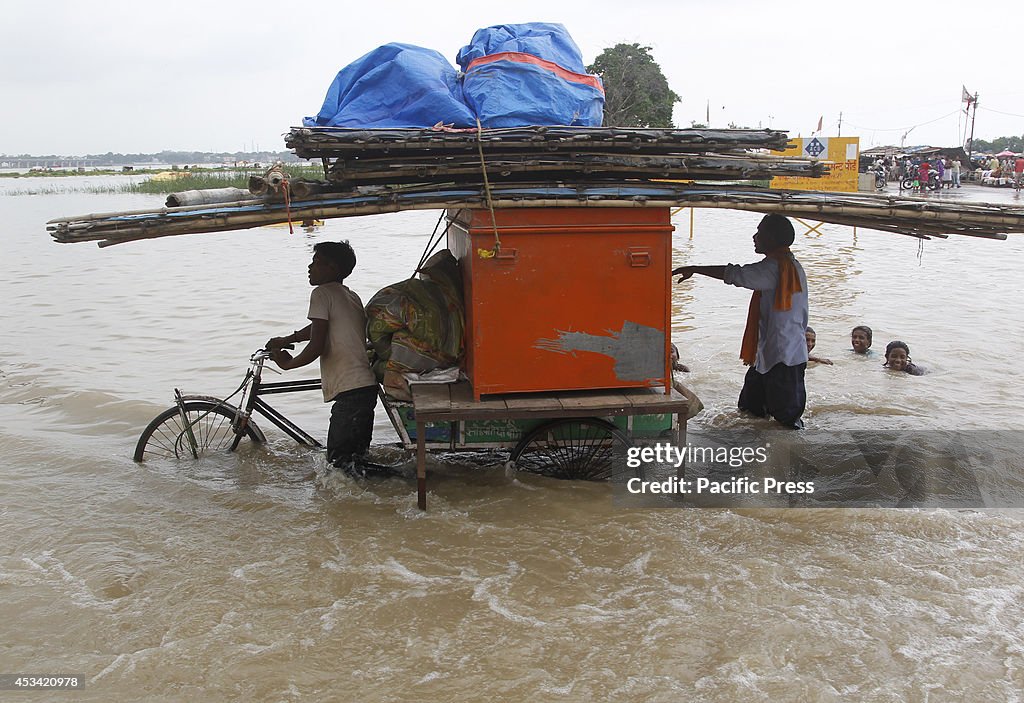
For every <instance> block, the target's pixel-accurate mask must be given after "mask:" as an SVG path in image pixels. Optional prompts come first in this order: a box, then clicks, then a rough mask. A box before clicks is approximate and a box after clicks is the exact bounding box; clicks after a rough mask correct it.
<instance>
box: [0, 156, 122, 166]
mask: <svg viewBox="0 0 1024 703" xmlns="http://www.w3.org/2000/svg"><path fill="white" fill-rule="evenodd" d="M102 163H103V162H102V161H100V160H99V159H86V158H82V157H79V156H0V168H17V169H29V168H53V169H67V168H93V167H96V166H99V165H100V164H102Z"/></svg>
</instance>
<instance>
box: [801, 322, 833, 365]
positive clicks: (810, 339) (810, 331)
mask: <svg viewBox="0 0 1024 703" xmlns="http://www.w3.org/2000/svg"><path fill="white" fill-rule="evenodd" d="M804 340H805V341H806V342H807V362H808V363H812V362H813V363H816V364H828V365H829V366H832V361H831V359H826V358H825V357H823V356H811V350H812V349H814V345H815V344H816V343H817V340H818V335H817V334H816V333H815V331H814V328H813V327H808V328H807V329H806V330H805V331H804Z"/></svg>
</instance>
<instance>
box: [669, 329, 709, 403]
mask: <svg viewBox="0 0 1024 703" xmlns="http://www.w3.org/2000/svg"><path fill="white" fill-rule="evenodd" d="M676 371H681V372H683V373H689V371H690V369H689V368H688V367H687V366H685V365H684V364H681V363H679V347H677V346H676V345H675V344H674V343H673V344H672V387H673V388H674V389H675V390H676V391H677V392H678V393H680V394H681V395H682V396H683V397H684V398H686V400H687V401H689V403H690V407H689V408H688V409H687V412H686V419H687V420H689V419H690V418H691V417H693V416H694V415H696V414H697V413H699V412H700V411H701V410H703V409H704V403H702V402H701V400H700V398H698V397H697V394H696V393H694V392H693V391H691V390H690V389H689V388H687V387H686V386H684V385H683V384H682V382H681V381H679V380H677V379H676V373H675V372H676Z"/></svg>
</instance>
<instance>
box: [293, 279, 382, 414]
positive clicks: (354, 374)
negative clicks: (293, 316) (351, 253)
mask: <svg viewBox="0 0 1024 703" xmlns="http://www.w3.org/2000/svg"><path fill="white" fill-rule="evenodd" d="M307 317H308V318H309V319H310V320H327V339H326V340H325V341H324V350H323V352H322V353H321V354H320V378H321V383H322V384H323V391H324V402H325V403H329V402H331V401H332V400H334V396H336V395H338V394H339V393H343V392H345V391H350V390H353V389H355V388H363V387H365V386H374V385H376V384H377V378H376V376H374V375H373V371H371V370H370V360H369V358H368V357H367V356H366V312H365V311H364V310H363V303H362V301H361V300H360V299H359V296H358V295H356V294H355V293H353V292H352V291H351V290H349V289H348V288H347V287H346V286H345V285H343V284H341V283H338V282H337V281H332V282H331V283H324V284H323V285H319V286H317V287H316V288H314V289H313V292H312V293H311V294H310V296H309V314H308V315H307Z"/></svg>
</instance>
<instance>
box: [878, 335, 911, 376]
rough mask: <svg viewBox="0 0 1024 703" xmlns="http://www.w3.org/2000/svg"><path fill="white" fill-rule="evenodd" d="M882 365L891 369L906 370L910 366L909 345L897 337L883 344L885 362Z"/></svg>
mask: <svg viewBox="0 0 1024 703" xmlns="http://www.w3.org/2000/svg"><path fill="white" fill-rule="evenodd" d="M883 366H885V367H887V368H890V369H892V370H893V371H906V370H907V367H908V366H910V347H908V346H907V343H906V342H901V341H899V340H898V339H897V340H895V341H892V342H889V343H888V344H886V345H885V363H884V364H883Z"/></svg>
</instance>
